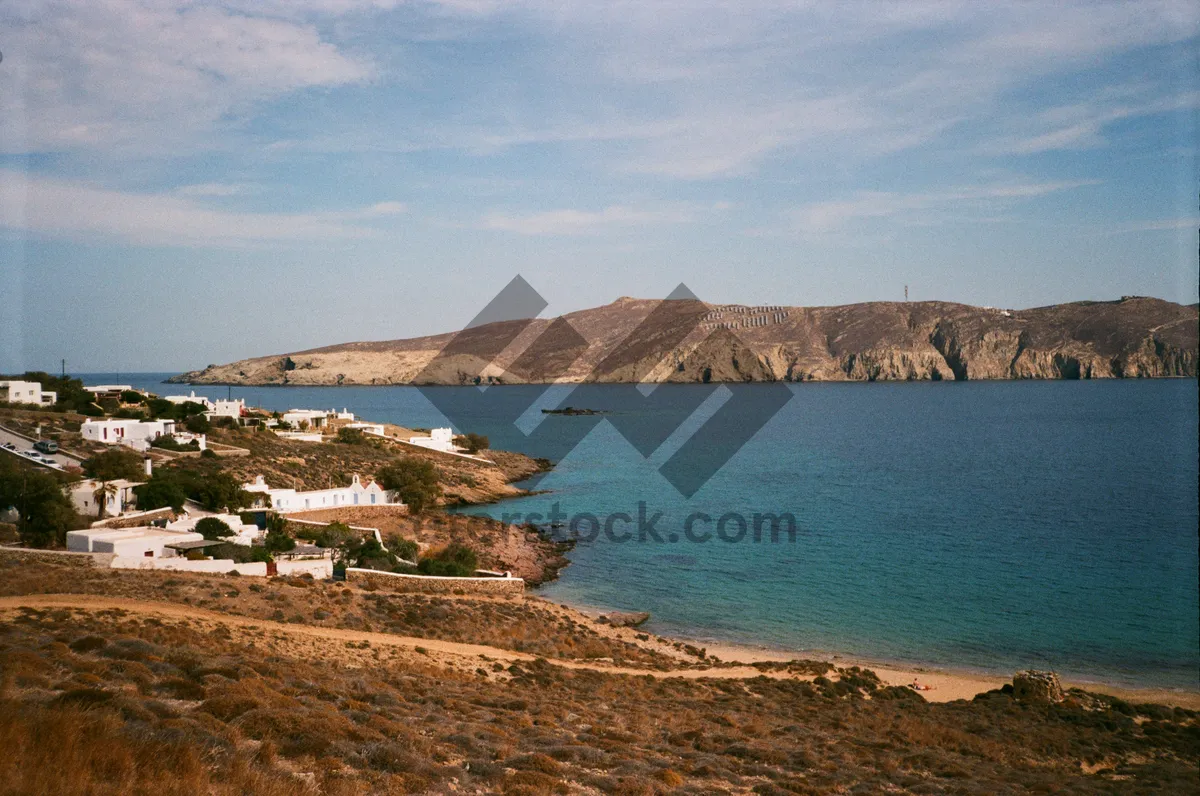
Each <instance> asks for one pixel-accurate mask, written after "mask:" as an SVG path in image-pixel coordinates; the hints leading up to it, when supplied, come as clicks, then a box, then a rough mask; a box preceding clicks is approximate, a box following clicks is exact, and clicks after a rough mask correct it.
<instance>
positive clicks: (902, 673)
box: [562, 603, 1200, 710]
mask: <svg viewBox="0 0 1200 796" xmlns="http://www.w3.org/2000/svg"><path fill="white" fill-rule="evenodd" d="M562 604H563V605H566V606H567V607H569V608H570V609H571V610H573V611H576V612H578V613H581V614H583V615H585V616H587V617H589V618H592V619H595V618H596V617H599V616H600V615H601V614H607V613H611V612H612V610H615V609H612V610H610V609H605V608H597V607H596V606H591V605H579V604H576V603H562ZM596 627H597V628H601V630H600V632H602V633H604V634H605V635H615V636H628V635H632V634H634V633H636V632H640V631H635V630H632V629H630V628H609V627H606V626H604V625H596ZM662 638H664V639H667V640H669V641H680V642H684V643H687V644H691V645H693V646H697V647H702V648H704V649H705V651H706V652H707V654H708V655H709V656H710V657H711V656H716V657H717V658H719V659H720V660H721V661H722V662H723V663H758V662H763V661H789V660H794V659H811V660H823V661H829V662H830V663H833V664H835V665H836V666H838V667H841V668H846V667H850V666H860V667H862V668H864V669H870V670H871V671H873V672H875V674H876V675H878V676H879V679H881V680H883V682H884V683H886V684H888V685H911V684H912V683H914V682H916V683H919V684H920V685H922V686H929V690H922V691H921V696H923V697H924V698H925V699H926V700H927V701H929V702H953V701H954V700H956V699H972V698H974V696H975V695H976V694H980V693H983V692H984V691H991V690H994V689H997V688H1000V687H1001V686H1003V685H1005V684H1006V683H1010V682H1012V676H1011V675H1009V676H1008V677H1004V676H1001V675H994V674H984V673H981V672H973V671H967V670H956V669H947V668H944V667H933V666H921V665H913V664H911V663H895V662H890V663H889V662H880V661H871V660H866V659H861V658H847V657H843V656H840V655H830V654H827V653H813V652H806V651H795V650H785V649H775V648H770V647H759V646H754V645H750V644H734V643H727V642H719V641H713V640H711V639H698V638H689V637H684V636H662ZM1063 688H1082V689H1083V690H1085V691H1092V692H1094V693H1098V694H1107V695H1109V696H1113V697H1117V698H1119V699H1123V700H1125V701H1126V702H1132V703H1135V704H1140V703H1144V702H1154V703H1158V704H1162V705H1170V706H1172V707H1182V708H1188V709H1191V710H1200V691H1182V690H1175V689H1168V688H1126V687H1121V686H1114V685H1110V684H1107V683H1102V682H1093V681H1087V680H1064V682H1063Z"/></svg>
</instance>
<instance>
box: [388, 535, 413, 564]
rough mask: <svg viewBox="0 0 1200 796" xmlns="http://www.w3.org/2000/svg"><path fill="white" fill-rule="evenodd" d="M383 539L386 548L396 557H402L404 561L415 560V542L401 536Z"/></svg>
mask: <svg viewBox="0 0 1200 796" xmlns="http://www.w3.org/2000/svg"><path fill="white" fill-rule="evenodd" d="M385 541H386V542H387V548H388V550H390V551H391V552H392V554H393V555H395V556H396V557H397V558H403V559H405V560H406V561H416V560H417V543H416V542H414V541H412V540H411V539H405V538H404V537H403V536H389V537H388V538H387V539H386V540H385Z"/></svg>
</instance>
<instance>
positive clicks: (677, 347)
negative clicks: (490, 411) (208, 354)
mask: <svg viewBox="0 0 1200 796" xmlns="http://www.w3.org/2000/svg"><path fill="white" fill-rule="evenodd" d="M1197 338H1198V318H1197V305H1195V304H1192V305H1182V304H1175V303H1172V302H1169V301H1163V300H1161V299H1155V298H1144V297H1136V296H1132V297H1125V298H1122V299H1120V300H1117V301H1080V302H1073V303H1069V304H1056V305H1052V306H1047V307H1037V308H1034V309H1025V310H1004V309H995V308H991V307H974V306H969V305H966V304H954V303H949V302H941V301H924V302H871V303H865V304H850V305H845V306H839V307H775V306H770V307H747V306H741V305H716V304H707V303H704V302H700V301H695V300H675V301H655V300H644V299H632V298H622V299H618V300H617V301H615V302H613V303H612V304H608V305H605V306H602V307H596V308H594V309H589V310H582V311H579V312H574V313H570V314H567V315H564V316H561V317H559V318H555V319H549V320H540V319H535V320H531V321H505V322H497V323H491V324H486V325H483V326H478V327H475V328H472V329H470V330H467V331H465V332H462V333H459V334H454V333H448V334H441V335H435V336H430V337H420V338H413V339H407V340H392V341H386V342H362V343H343V344H340V345H333V346H328V347H325V348H315V349H310V350H307V351H298V352H293V353H290V354H276V355H271V356H263V357H255V358H251V359H243V360H240V361H238V362H233V363H230V364H227V365H209V366H208V367H206V368H204V369H202V370H197V371H191V372H188V373H184V374H181V375H179V376H176V377H174V378H173V379H172V381H174V382H182V383H194V384H246V385H251V384H258V385H288V384H292V385H338V384H360V385H363V384H385V385H386V384H448V385H458V384H480V383H494V384H522V383H547V382H556V381H557V382H564V383H582V382H600V383H621V382H677V383H696V382H726V383H729V382H765V381H788V382H802V381H905V380H934V381H939V380H945V381H950V380H957V381H962V380H967V379H972V380H974V379H1098V378H1165V377H1192V378H1194V377H1195V376H1196V373H1197V370H1196V360H1197Z"/></svg>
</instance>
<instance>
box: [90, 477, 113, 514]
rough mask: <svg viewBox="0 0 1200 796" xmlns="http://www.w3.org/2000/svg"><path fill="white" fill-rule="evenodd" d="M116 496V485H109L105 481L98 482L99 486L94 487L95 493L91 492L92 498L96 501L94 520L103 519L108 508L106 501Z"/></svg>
mask: <svg viewBox="0 0 1200 796" xmlns="http://www.w3.org/2000/svg"><path fill="white" fill-rule="evenodd" d="M116 494H117V486H116V484H110V483H109V482H107V481H101V482H100V486H98V487H96V489H95V491H93V492H92V498H93V499H94V500H95V501H96V507H97V509H98V513H97V515H96V519H100V520H102V519H104V515H105V510H106V508H107V507H108V501H109V499H110V498H113V497H115V496H116Z"/></svg>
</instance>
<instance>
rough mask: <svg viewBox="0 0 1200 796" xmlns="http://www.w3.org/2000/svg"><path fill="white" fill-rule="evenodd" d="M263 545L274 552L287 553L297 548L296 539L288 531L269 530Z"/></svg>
mask: <svg viewBox="0 0 1200 796" xmlns="http://www.w3.org/2000/svg"><path fill="white" fill-rule="evenodd" d="M263 547H265V548H266V549H267V550H269V551H270V552H272V553H286V552H287V551H289V550H295V549H296V540H295V539H293V538H292V537H290V536H288V535H287V532H286V531H267V536H266V538H265V539H264V540H263Z"/></svg>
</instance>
